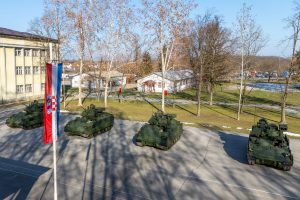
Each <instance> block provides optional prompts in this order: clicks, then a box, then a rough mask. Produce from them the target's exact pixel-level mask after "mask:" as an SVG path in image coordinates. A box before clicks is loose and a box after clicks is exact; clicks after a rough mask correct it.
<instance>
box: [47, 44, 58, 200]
mask: <svg viewBox="0 0 300 200" xmlns="http://www.w3.org/2000/svg"><path fill="white" fill-rule="evenodd" d="M49 50H50V52H49V55H50V62H51V63H52V61H53V57H52V43H50V49H49ZM53 90H54V88H52V94H53ZM56 128H57V119H56V109H55V111H52V141H53V178H54V197H53V199H54V200H57V177H56V136H57V134H56V133H57V129H56Z"/></svg>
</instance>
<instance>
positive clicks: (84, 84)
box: [71, 74, 96, 89]
mask: <svg viewBox="0 0 300 200" xmlns="http://www.w3.org/2000/svg"><path fill="white" fill-rule="evenodd" d="M88 76H89V75H88V74H82V76H81V79H82V83H81V87H82V88H88V87H89V81H87V80H84V78H85V77H88ZM71 86H72V87H73V88H78V87H79V75H76V76H74V77H73V78H72V80H71ZM91 88H92V89H95V88H96V84H95V83H93V82H91Z"/></svg>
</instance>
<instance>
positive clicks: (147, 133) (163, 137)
mask: <svg viewBox="0 0 300 200" xmlns="http://www.w3.org/2000/svg"><path fill="white" fill-rule="evenodd" d="M175 117H176V115H173V114H163V113H162V112H156V113H155V114H154V115H153V116H152V117H151V118H150V120H149V121H148V124H145V125H144V126H143V127H142V128H141V129H140V130H139V132H138V133H137V134H136V136H135V141H136V144H137V145H139V146H151V147H155V148H158V149H162V150H168V149H170V148H171V147H172V146H173V145H174V144H175V143H176V142H177V141H178V140H179V139H180V136H181V134H182V131H183V129H182V124H181V123H180V122H179V121H177V120H176V119H175Z"/></svg>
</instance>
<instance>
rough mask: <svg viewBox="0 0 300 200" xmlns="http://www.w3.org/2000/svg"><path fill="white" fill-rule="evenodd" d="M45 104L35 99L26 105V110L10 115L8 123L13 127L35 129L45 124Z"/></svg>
mask: <svg viewBox="0 0 300 200" xmlns="http://www.w3.org/2000/svg"><path fill="white" fill-rule="evenodd" d="M43 108H44V104H43V103H39V102H38V101H36V100H35V101H33V102H32V103H30V104H29V105H28V106H26V107H25V109H24V111H22V112H20V113H17V114H14V115H12V116H10V117H9V118H8V119H7V120H6V125H7V126H9V127H11V128H23V129H26V130H27V129H34V128H37V127H40V126H43V123H44V113H43Z"/></svg>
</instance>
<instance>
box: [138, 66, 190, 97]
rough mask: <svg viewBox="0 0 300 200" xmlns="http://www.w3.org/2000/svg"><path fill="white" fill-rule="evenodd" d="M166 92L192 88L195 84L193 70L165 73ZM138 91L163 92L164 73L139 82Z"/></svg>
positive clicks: (155, 73)
mask: <svg viewBox="0 0 300 200" xmlns="http://www.w3.org/2000/svg"><path fill="white" fill-rule="evenodd" d="M164 84H165V90H168V92H169V93H174V92H175V93H176V92H180V91H182V90H184V89H187V88H191V87H192V86H193V85H194V84H195V82H194V75H193V71H192V70H170V71H167V72H166V73H165V83H164ZM137 89H138V91H140V92H161V91H162V73H161V72H154V73H152V74H150V75H148V76H146V77H143V78H140V79H138V80H137Z"/></svg>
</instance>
